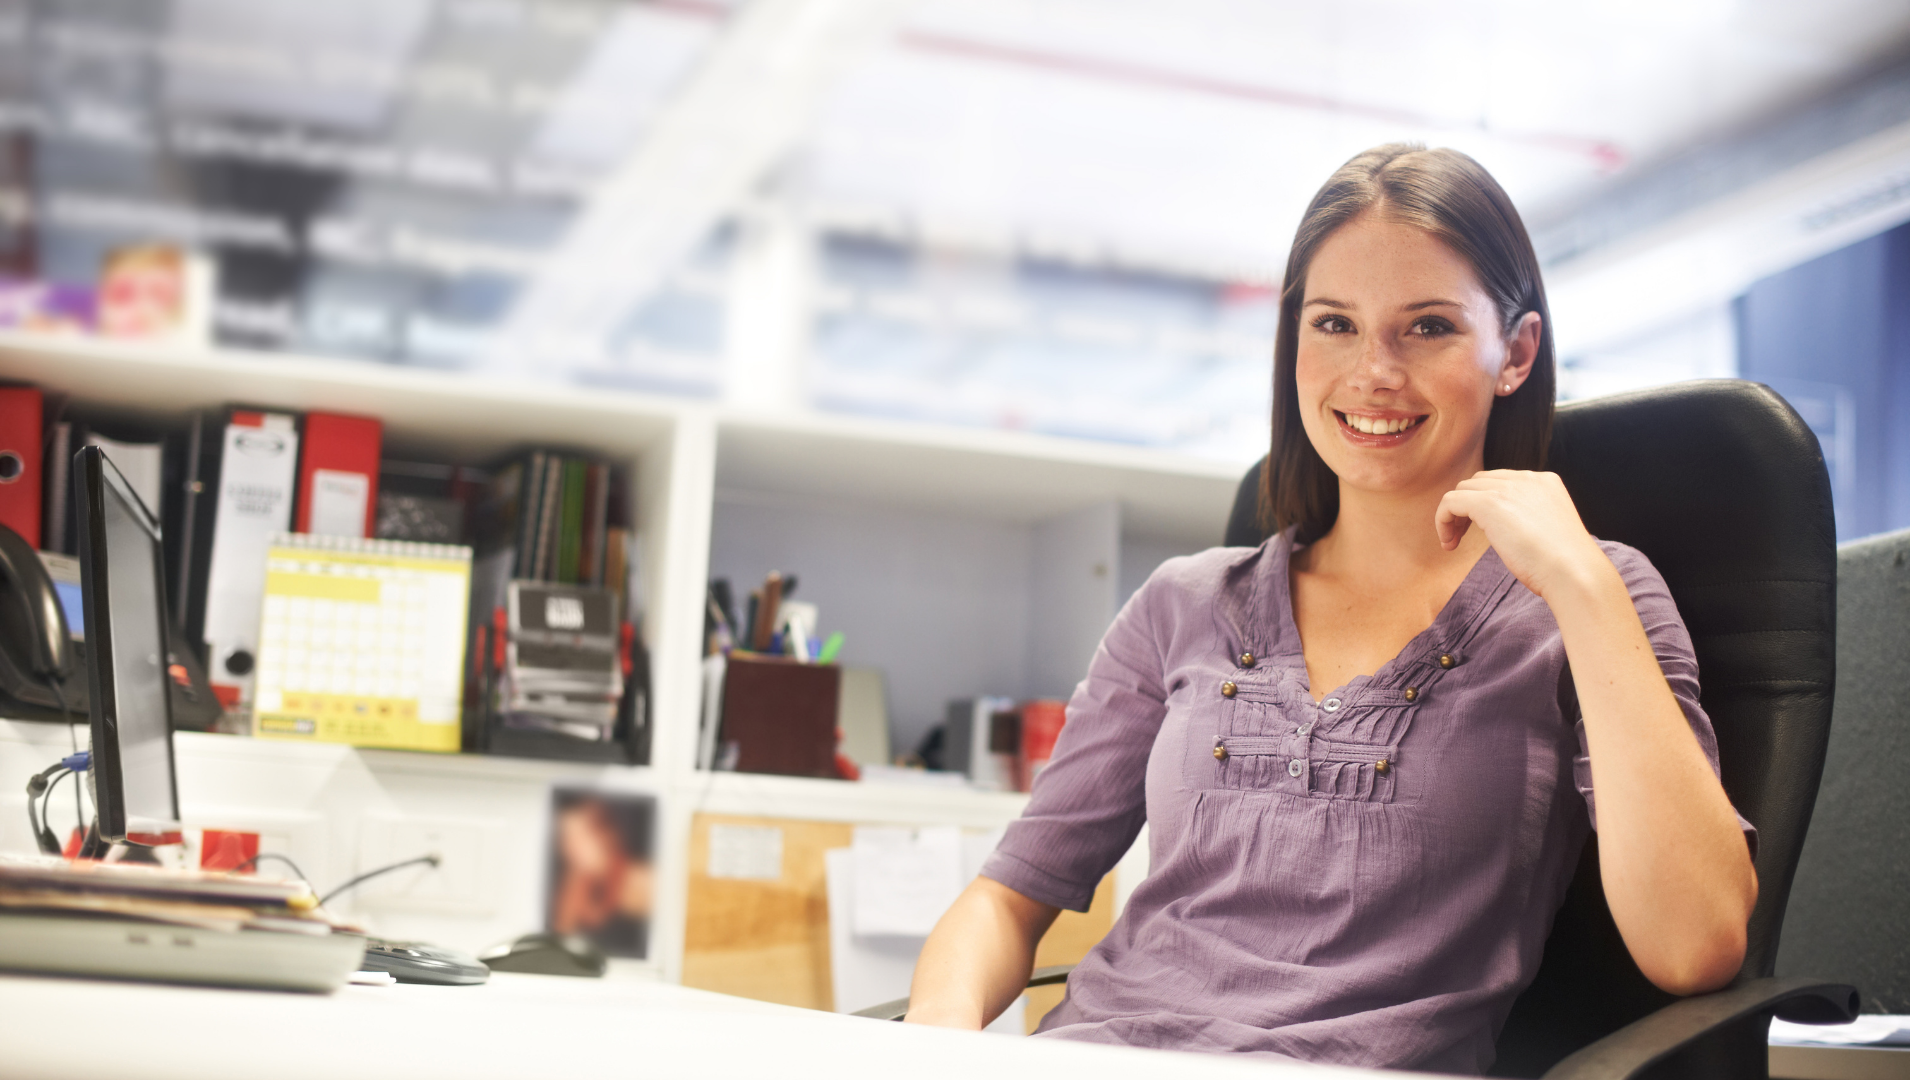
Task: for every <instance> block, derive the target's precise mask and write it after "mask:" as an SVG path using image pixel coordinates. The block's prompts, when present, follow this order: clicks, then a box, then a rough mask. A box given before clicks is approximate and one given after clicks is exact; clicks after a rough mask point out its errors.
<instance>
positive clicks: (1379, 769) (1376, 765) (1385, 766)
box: [1214, 746, 1393, 776]
mask: <svg viewBox="0 0 1910 1080" xmlns="http://www.w3.org/2000/svg"><path fill="white" fill-rule="evenodd" d="M1214 749H1215V750H1219V749H1220V748H1219V747H1217V746H1216V747H1215V748H1214ZM1373 771H1374V772H1376V773H1378V774H1380V775H1381V776H1385V775H1386V774H1387V773H1389V772H1392V771H1393V763H1392V762H1390V761H1387V760H1386V759H1385V758H1380V759H1379V760H1378V761H1375V762H1373Z"/></svg>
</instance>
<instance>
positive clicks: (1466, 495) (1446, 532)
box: [1433, 488, 1478, 551]
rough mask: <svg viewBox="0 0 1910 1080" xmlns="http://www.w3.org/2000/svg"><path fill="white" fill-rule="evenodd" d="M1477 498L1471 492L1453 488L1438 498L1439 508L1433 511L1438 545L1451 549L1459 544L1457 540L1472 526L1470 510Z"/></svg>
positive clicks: (1434, 529)
mask: <svg viewBox="0 0 1910 1080" xmlns="http://www.w3.org/2000/svg"><path fill="white" fill-rule="evenodd" d="M1477 501H1478V500H1477V498H1476V497H1475V496H1474V495H1473V493H1471V492H1467V491H1461V490H1459V489H1458V488H1454V489H1453V490H1451V491H1448V492H1446V494H1445V496H1444V497H1442V498H1441V499H1440V500H1439V509H1437V510H1435V511H1434V512H1433V531H1434V532H1436V533H1438V534H1439V546H1440V547H1443V548H1445V549H1446V550H1447V551H1451V550H1453V549H1454V548H1456V547H1458V546H1459V541H1460V540H1461V539H1463V538H1464V537H1465V535H1466V530H1467V529H1470V528H1471V527H1472V514H1471V512H1470V511H1471V510H1473V509H1474V507H1475V505H1476V503H1477Z"/></svg>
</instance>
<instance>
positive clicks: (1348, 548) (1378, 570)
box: [1301, 470, 1490, 585]
mask: <svg viewBox="0 0 1910 1080" xmlns="http://www.w3.org/2000/svg"><path fill="white" fill-rule="evenodd" d="M1473 471H1477V470H1473ZM1466 475H1467V476H1470V475H1472V472H1468V473H1466ZM1449 490H1451V487H1450V486H1441V487H1438V488H1437V489H1436V490H1432V489H1429V490H1424V491H1418V492H1412V493H1398V494H1395V493H1390V492H1372V491H1361V490H1358V489H1349V488H1348V487H1347V486H1346V485H1345V484H1341V485H1340V512H1339V516H1338V517H1337V518H1336V519H1335V520H1334V522H1333V527H1332V528H1331V529H1329V530H1327V533H1326V535H1325V536H1322V537H1321V538H1320V539H1319V540H1318V541H1316V542H1314V543H1313V544H1312V545H1310V546H1309V547H1308V548H1307V549H1306V551H1305V552H1303V553H1302V555H1303V559H1304V561H1303V564H1302V566H1301V569H1302V570H1304V571H1305V572H1308V573H1320V574H1327V575H1330V576H1335V577H1339V576H1350V577H1353V578H1357V579H1365V580H1367V581H1371V582H1374V583H1376V584H1382V585H1383V584H1384V583H1385V582H1387V581H1390V580H1395V579H1398V580H1417V579H1420V578H1422V577H1423V576H1424V575H1426V574H1428V573H1438V572H1439V571H1441V570H1446V569H1449V568H1451V567H1453V566H1455V565H1464V566H1468V567H1469V566H1471V565H1472V564H1473V563H1474V562H1477V561H1478V559H1479V556H1480V555H1482V554H1484V553H1485V550H1486V548H1487V547H1488V546H1490V545H1489V544H1488V542H1487V540H1486V536H1485V531H1484V530H1483V529H1468V530H1466V535H1465V536H1464V537H1462V538H1461V539H1460V541H1459V546H1458V547H1457V548H1456V549H1454V550H1452V551H1447V550H1446V549H1445V548H1443V547H1440V546H1439V534H1438V533H1437V532H1436V531H1435V530H1434V529H1433V514H1434V513H1435V512H1436V511H1437V510H1438V509H1439V500H1440V499H1442V498H1444V497H1445V495H1446V492H1447V491H1449Z"/></svg>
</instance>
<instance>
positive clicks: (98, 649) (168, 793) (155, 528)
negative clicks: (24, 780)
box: [73, 446, 179, 844]
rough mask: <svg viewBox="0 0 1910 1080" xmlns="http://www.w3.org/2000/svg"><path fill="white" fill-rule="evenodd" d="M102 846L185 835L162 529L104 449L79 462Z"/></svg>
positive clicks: (84, 454)
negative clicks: (174, 734) (175, 749)
mask: <svg viewBox="0 0 1910 1080" xmlns="http://www.w3.org/2000/svg"><path fill="white" fill-rule="evenodd" d="M73 488H74V496H75V498H74V503H75V505H76V508H77V510H78V515H77V516H78V519H79V541H80V591H81V602H82V604H83V605H84V607H85V609H86V680H87V689H88V690H89V691H90V692H91V703H90V704H91V711H92V722H93V754H92V766H91V769H92V774H93V801H94V806H95V808H96V810H97V812H98V817H99V820H98V826H97V827H98V829H99V838H100V839H101V840H104V841H112V842H123V841H130V842H133V843H149V844H150V843H158V842H161V840H162V838H164V837H166V836H167V835H168V834H173V835H176V834H177V833H178V832H179V824H178V822H179V792H178V785H177V782H176V780H175V775H174V771H173V758H172V702H171V697H170V695H169V693H168V690H167V686H166V678H167V675H166V590H165V584H164V582H165V578H164V576H163V566H164V563H163V556H162V554H161V550H160V544H159V522H158V521H157V520H156V519H155V518H154V517H153V515H152V513H151V512H150V511H148V510H147V509H146V506H145V504H143V503H141V502H140V501H139V496H138V495H136V494H134V493H133V489H132V488H131V487H130V486H129V485H128V484H127V483H126V478H125V477H123V476H121V475H120V472H119V470H118V469H116V468H114V467H113V463H112V462H111V461H109V460H107V458H106V455H105V454H104V453H103V452H102V451H101V450H100V448H99V447H97V446H89V447H87V448H86V449H84V450H81V451H80V452H79V453H78V454H76V455H74V458H73Z"/></svg>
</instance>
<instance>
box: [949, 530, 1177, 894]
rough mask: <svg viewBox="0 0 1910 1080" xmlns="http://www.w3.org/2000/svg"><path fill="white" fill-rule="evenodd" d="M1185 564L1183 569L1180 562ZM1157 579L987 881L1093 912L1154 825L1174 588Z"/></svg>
mask: <svg viewBox="0 0 1910 1080" xmlns="http://www.w3.org/2000/svg"><path fill="white" fill-rule="evenodd" d="M1174 561H1180V560H1174ZM1171 566H1172V563H1170V564H1168V567H1163V570H1162V571H1156V573H1155V574H1154V576H1153V577H1151V578H1149V579H1148V582H1147V584H1145V585H1143V586H1142V587H1141V588H1140V590H1139V591H1137V592H1136V593H1135V594H1134V597H1133V599H1131V600H1129V601H1128V603H1127V605H1126V606H1124V607H1123V608H1122V609H1121V612H1120V614H1118V615H1117V616H1115V619H1114V623H1113V625H1111V626H1110V627H1108V632H1107V634H1106V635H1105V636H1103V637H1102V639H1101V644H1100V645H1099V646H1098V647H1097V648H1096V649H1095V651H1094V659H1093V661H1092V662H1091V663H1090V664H1089V665H1088V675H1087V678H1086V679H1084V680H1082V682H1081V684H1080V685H1079V686H1077V687H1075V690H1074V695H1073V696H1072V697H1071V698H1069V700H1068V712H1067V723H1066V724H1065V725H1064V726H1063V727H1062V729H1061V738H1060V740H1059V741H1058V742H1057V743H1056V744H1055V752H1054V756H1053V757H1052V758H1051V759H1050V760H1049V762H1048V766H1047V768H1045V769H1043V770H1042V771H1041V773H1040V775H1038V776H1036V777H1035V782H1034V791H1033V794H1032V796H1031V797H1030V799H1029V800H1028V807H1027V809H1026V810H1025V811H1024V812H1023V813H1022V816H1021V817H1020V818H1019V819H1018V820H1016V821H1015V822H1013V823H1012V824H1010V825H1009V826H1008V831H1007V834H1006V835H1005V836H1003V838H1002V841H1001V843H1000V845H999V846H997V847H996V849H995V851H994V854H992V855H990V856H989V858H988V861H987V862H985V863H984V864H983V865H982V870H981V873H982V876H983V877H986V878H990V879H993V880H995V881H998V882H1000V883H1001V884H1003V885H1006V886H1008V887H1009V888H1011V889H1013V890H1015V891H1016V892H1018V893H1021V894H1022V895H1023V896H1026V897H1028V898H1030V899H1033V900H1039V901H1041V902H1042V903H1044V904H1052V905H1054V906H1055V907H1061V908H1068V909H1070V910H1073V911H1086V910H1087V909H1088V903H1089V901H1091V900H1092V899H1093V898H1094V889H1095V886H1097V885H1098V884H1100V881H1101V879H1102V877H1104V876H1105V875H1106V874H1107V872H1108V871H1109V870H1111V869H1113V868H1114V864H1115V863H1116V862H1119V861H1120V858H1121V856H1122V855H1124V854H1126V852H1127V849H1128V847H1129V846H1130V845H1131V844H1133V842H1134V838H1135V836H1136V835H1138V834H1139V832H1140V830H1141V825H1142V824H1143V823H1145V821H1146V820H1147V806H1146V794H1145V782H1146V775H1147V756H1148V752H1149V750H1150V748H1151V747H1152V746H1153V744H1154V737H1155V735H1156V733H1157V732H1158V731H1159V730H1160V725H1161V719H1162V717H1163V716H1165V715H1166V712H1167V690H1166V687H1165V685H1164V683H1165V679H1164V676H1163V664H1162V656H1163V651H1162V639H1161V638H1160V636H1159V635H1158V633H1157V623H1158V621H1159V620H1160V618H1161V615H1162V611H1161V608H1162V606H1163V603H1164V601H1165V600H1166V597H1165V596H1164V595H1163V594H1164V593H1167V592H1170V591H1171V590H1172V588H1173V583H1172V582H1171V581H1170V580H1168V578H1170V577H1171V573H1169V572H1168V570H1169V568H1170V567H1171Z"/></svg>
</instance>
